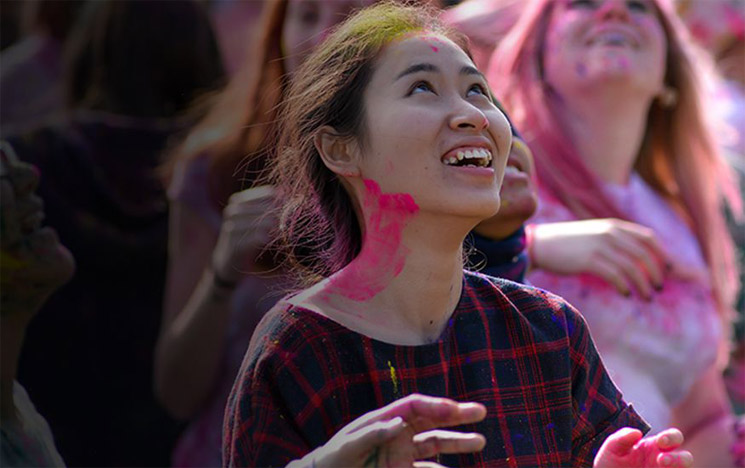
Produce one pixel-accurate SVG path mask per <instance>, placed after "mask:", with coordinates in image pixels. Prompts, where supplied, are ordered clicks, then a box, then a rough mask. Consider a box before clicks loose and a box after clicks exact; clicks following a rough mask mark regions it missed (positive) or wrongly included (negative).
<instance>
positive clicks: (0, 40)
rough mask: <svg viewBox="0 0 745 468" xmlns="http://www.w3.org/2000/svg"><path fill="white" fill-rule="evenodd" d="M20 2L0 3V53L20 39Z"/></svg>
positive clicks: (9, 0)
mask: <svg viewBox="0 0 745 468" xmlns="http://www.w3.org/2000/svg"><path fill="white" fill-rule="evenodd" d="M23 5H24V2H23V1H22V0H3V1H2V2H0V52H3V51H5V49H7V48H8V47H10V46H12V45H13V44H15V43H16V41H18V39H20V37H21V7H22V6H23Z"/></svg>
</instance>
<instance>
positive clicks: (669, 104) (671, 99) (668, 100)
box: [657, 86, 678, 109]
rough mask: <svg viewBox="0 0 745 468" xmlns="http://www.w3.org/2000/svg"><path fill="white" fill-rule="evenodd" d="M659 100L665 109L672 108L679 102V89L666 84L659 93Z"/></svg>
mask: <svg viewBox="0 0 745 468" xmlns="http://www.w3.org/2000/svg"><path fill="white" fill-rule="evenodd" d="M657 102H659V104H660V106H662V108H663V109H671V108H673V107H675V105H676V104H677V103H678V90H676V89H675V88H673V87H672V86H665V87H664V88H663V89H662V91H660V93H659V94H658V95H657Z"/></svg>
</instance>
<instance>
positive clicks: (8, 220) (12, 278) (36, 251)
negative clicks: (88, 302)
mask: <svg viewBox="0 0 745 468" xmlns="http://www.w3.org/2000/svg"><path fill="white" fill-rule="evenodd" d="M38 184H39V173H38V172H37V171H36V169H35V168H34V167H33V166H31V165H30V164H26V163H24V162H21V161H19V160H18V159H17V158H16V156H15V154H14V153H13V150H12V148H10V146H9V145H8V144H7V143H2V146H1V147H0V246H1V247H2V249H1V250H0V270H1V273H0V278H1V279H0V284H1V286H0V289H1V290H2V294H0V298H1V299H0V303H2V305H1V306H0V309H1V310H2V315H3V316H4V317H6V316H9V315H16V316H18V315H24V316H30V314H33V313H35V312H36V310H37V309H38V308H39V307H41V304H43V302H44V301H45V300H46V298H47V297H48V296H49V295H50V294H51V293H52V292H54V291H55V290H56V289H57V288H59V287H60V286H62V285H63V284H65V283H66V282H67V281H68V280H70V278H71V277H72V275H73V272H74V270H75V261H74V260H73V258H72V255H70V252H69V251H68V250H67V249H66V248H65V247H64V246H62V245H61V244H60V243H59V239H58V238H57V234H56V232H55V231H54V230H53V229H52V228H49V227H43V226H42V221H43V219H44V204H43V202H42V200H41V198H39V196H38V195H36V193H35V191H36V188H37V186H38Z"/></svg>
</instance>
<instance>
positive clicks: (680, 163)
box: [487, 0, 741, 318]
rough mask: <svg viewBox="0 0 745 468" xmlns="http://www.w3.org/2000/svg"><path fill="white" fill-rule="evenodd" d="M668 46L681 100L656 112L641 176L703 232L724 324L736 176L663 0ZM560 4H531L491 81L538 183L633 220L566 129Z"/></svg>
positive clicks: (681, 33) (598, 213)
mask: <svg viewBox="0 0 745 468" xmlns="http://www.w3.org/2000/svg"><path fill="white" fill-rule="evenodd" d="M654 4H655V5H656V8H657V10H658V12H659V19H660V23H661V24H662V27H663V29H664V31H665V35H666V37H667V43H668V51H667V64H666V65H667V68H666V75H665V83H666V85H668V86H671V87H673V88H675V90H676V91H677V93H678V102H677V104H676V105H675V106H673V107H671V108H665V107H664V106H662V105H660V104H659V103H658V102H655V103H653V104H652V106H651V108H650V110H649V114H648V116H647V119H648V120H647V129H646V134H645V136H644V142H643V144H642V147H641V149H640V151H639V155H638V157H637V159H636V163H635V167H634V169H635V170H636V171H637V172H638V173H639V174H640V175H641V176H642V177H643V178H644V180H645V181H646V182H647V183H648V184H649V185H650V186H652V187H653V188H654V189H655V190H657V191H658V192H659V193H660V194H661V195H662V196H663V197H665V198H666V199H667V200H669V201H670V203H671V204H672V205H673V206H674V207H676V208H677V209H678V211H679V212H681V213H682V214H683V215H684V216H685V217H687V218H688V219H687V221H689V224H690V226H691V228H692V229H693V231H694V233H695V235H696V237H697V238H698V241H699V243H700V245H701V249H702V251H703V253H704V257H705V259H706V261H707V263H708V265H709V270H710V273H711V279H712V284H713V287H714V292H715V295H716V299H717V301H718V304H719V309H720V312H721V314H722V317H723V318H724V317H730V313H731V311H732V304H733V302H734V297H735V294H736V292H737V267H736V262H735V255H734V246H733V242H732V239H731V237H730V235H729V233H728V230H727V226H726V221H725V219H724V216H723V213H722V208H723V202H724V200H725V199H726V200H727V201H728V202H729V204H730V206H731V207H733V209H734V210H735V211H736V212H741V206H740V199H739V196H738V195H739V194H738V191H737V189H736V186H735V184H734V179H733V178H732V176H731V173H730V170H729V168H728V167H727V165H726V164H725V162H724V159H723V158H722V157H721V155H720V152H719V148H718V145H717V144H715V141H714V138H713V136H712V134H711V131H710V127H709V125H708V123H707V121H706V118H705V113H704V103H703V101H702V97H703V89H702V86H703V83H702V77H701V76H700V72H699V70H697V67H698V66H699V62H698V58H697V57H698V56H697V55H696V52H695V51H694V49H693V48H692V47H691V43H690V40H689V39H688V37H687V35H686V32H685V29H684V28H683V26H682V24H680V22H679V20H678V19H677V17H676V16H675V14H674V12H673V10H672V7H671V4H670V2H668V1H663V0H656V1H654ZM554 5H555V0H531V2H530V3H529V4H527V5H526V6H525V10H524V11H523V15H522V16H521V17H520V19H519V21H518V22H517V23H516V25H515V27H514V28H513V29H512V30H511V31H510V33H509V34H508V35H507V36H506V37H505V38H504V39H503V41H502V43H501V44H500V46H499V48H498V49H497V50H496V51H495V53H494V55H493V56H492V59H491V60H490V68H489V70H488V73H487V76H488V78H489V82H490V84H491V86H492V88H493V89H494V90H495V92H496V95H497V96H498V97H499V98H500V100H501V101H502V102H503V103H504V105H505V107H506V109H507V110H508V112H509V114H510V116H511V118H512V119H513V121H514V122H515V124H516V125H517V127H518V128H519V129H520V131H521V132H523V135H524V137H525V140H526V141H527V142H528V144H529V145H530V147H531V149H532V150H533V153H534V156H535V159H536V167H537V175H538V180H539V183H540V185H541V188H542V189H543V190H546V191H547V192H548V193H549V194H550V195H552V196H554V197H556V198H557V199H558V200H560V201H561V202H562V203H563V204H564V205H566V206H567V207H568V208H569V209H570V210H572V211H573V212H574V214H575V215H577V216H578V217H579V218H585V219H586V218H608V217H614V218H621V219H628V216H627V215H626V214H625V213H624V210H623V207H620V206H616V205H615V204H614V203H613V202H612V201H611V200H610V199H609V198H608V197H607V196H606V195H605V194H604V191H603V190H602V185H603V184H602V182H601V181H600V180H599V179H598V177H597V176H595V175H594V174H593V173H592V172H591V171H590V169H589V168H588V167H587V166H586V165H585V164H584V162H583V160H582V158H581V157H580V156H579V152H578V150H577V148H576V145H575V144H574V142H572V141H571V140H570V139H569V138H568V137H567V136H566V134H565V133H564V132H563V131H562V124H561V121H560V120H559V118H558V113H557V108H556V107H555V106H556V102H557V96H556V94H555V91H553V90H552V89H551V87H550V86H549V85H548V84H547V83H546V81H545V80H544V75H543V67H542V63H543V54H544V53H545V51H546V50H547V49H546V47H545V37H546V31H547V28H548V23H549V19H550V16H551V12H552V9H553V7H554Z"/></svg>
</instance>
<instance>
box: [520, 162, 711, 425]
mask: <svg viewBox="0 0 745 468" xmlns="http://www.w3.org/2000/svg"><path fill="white" fill-rule="evenodd" d="M606 190H607V193H608V195H609V196H610V197H611V198H612V199H613V200H615V202H616V203H617V204H618V206H619V207H622V209H624V210H625V212H626V213H628V215H629V217H630V218H629V219H630V220H631V221H635V222H637V223H639V224H642V225H644V226H648V227H650V228H652V229H653V230H654V231H655V232H656V234H657V236H658V240H659V241H660V244H661V245H662V246H663V248H664V249H665V250H666V251H667V253H668V254H669V255H670V256H671V258H673V259H675V261H676V262H677V263H678V264H679V265H681V266H683V267H685V268H686V269H695V270H699V271H700V273H701V276H702V278H707V277H708V276H707V275H706V273H707V272H708V270H707V266H706V264H705V262H704V259H703V256H702V253H701V249H700V246H699V244H698V241H697V240H696V237H695V236H694V234H693V233H692V232H691V230H690V229H689V227H688V226H687V225H686V224H685V222H684V221H683V220H682V219H681V218H680V217H679V216H678V215H677V214H676V213H675V211H674V210H673V209H672V208H671V206H670V205H669V204H668V203H667V202H666V201H665V200H664V199H663V198H662V197H660V196H659V195H658V194H657V193H656V192H655V191H654V190H653V189H652V188H651V187H649V186H648V185H647V184H646V182H645V181H644V180H643V179H642V178H641V177H640V176H639V175H637V174H636V173H634V174H632V176H631V178H630V181H629V183H628V184H627V185H625V186H620V185H618V186H617V185H609V186H607V187H606ZM540 195H541V196H540V203H539V210H538V212H537V213H536V215H535V217H534V218H533V221H534V222H536V223H547V222H552V221H569V220H574V219H577V217H576V216H574V215H573V214H572V213H571V212H570V211H569V210H568V209H567V208H565V207H564V206H563V205H561V204H560V203H559V202H558V201H557V200H556V199H554V198H553V197H548V196H546V194H545V193H542V194H540ZM528 279H529V280H530V282H531V283H532V284H534V285H535V286H537V287H540V288H544V289H546V290H549V291H551V292H553V293H556V294H558V295H560V296H563V297H564V298H565V299H567V300H568V301H569V302H570V303H571V304H573V305H574V306H575V307H577V309H579V311H580V312H581V313H582V315H584V317H585V318H586V319H587V322H588V323H589V325H590V330H591V333H592V336H593V338H594V340H595V343H596V345H597V347H598V350H599V351H600V355H601V357H602V358H603V361H604V362H605V364H606V366H607V368H608V370H609V373H610V375H611V376H612V377H613V380H614V381H615V383H616V384H617V385H618V387H619V388H620V389H621V391H622V392H623V394H624V397H625V399H626V400H627V401H629V402H633V404H634V408H635V409H636V410H637V411H638V412H639V413H640V414H641V415H642V416H643V417H644V418H645V419H646V420H647V422H649V423H650V425H651V426H652V431H653V432H654V431H659V430H661V429H664V428H666V427H668V425H669V423H670V410H671V408H672V407H674V406H675V405H676V404H677V403H678V402H679V401H680V400H681V399H682V398H683V397H685V396H686V394H687V393H688V391H689V390H690V389H691V386H692V385H693V383H694V382H695V381H696V380H697V379H698V378H699V377H700V376H701V375H702V374H703V373H704V372H705V371H706V370H707V369H708V368H709V367H710V366H711V365H712V364H713V363H714V361H715V359H716V356H717V351H718V344H719V340H720V338H721V334H722V330H721V322H720V320H719V316H718V314H717V310H716V305H715V302H714V296H713V292H712V289H711V287H710V285H709V284H708V282H705V280H703V279H701V280H698V281H683V280H680V279H676V278H673V277H670V275H668V276H667V277H666V279H665V282H664V284H663V288H662V290H661V291H659V292H656V291H655V292H654V296H653V298H652V300H651V301H650V302H647V301H645V300H644V299H642V298H641V297H640V296H639V295H637V294H636V293H634V292H632V294H631V296H630V297H625V296H623V295H621V294H620V293H618V292H617V290H616V289H615V287H613V286H612V285H611V284H610V283H608V282H606V281H605V280H603V279H601V278H600V277H597V276H593V275H589V274H581V275H570V276H562V275H555V274H552V273H547V272H544V271H534V272H532V273H531V274H529V276H528Z"/></svg>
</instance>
